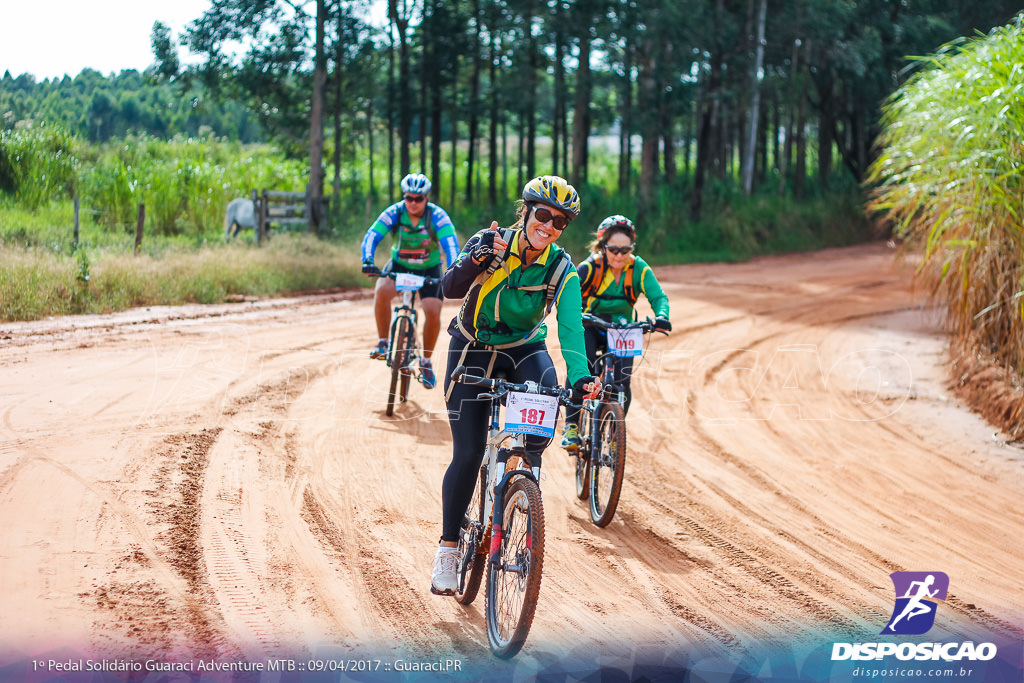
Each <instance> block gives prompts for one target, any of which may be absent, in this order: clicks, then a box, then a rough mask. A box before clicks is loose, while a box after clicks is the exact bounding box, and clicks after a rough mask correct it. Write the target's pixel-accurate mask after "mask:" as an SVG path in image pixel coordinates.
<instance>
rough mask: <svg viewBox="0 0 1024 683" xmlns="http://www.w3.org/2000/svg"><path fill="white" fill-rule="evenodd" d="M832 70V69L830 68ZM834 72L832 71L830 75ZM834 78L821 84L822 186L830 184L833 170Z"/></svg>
mask: <svg viewBox="0 0 1024 683" xmlns="http://www.w3.org/2000/svg"><path fill="white" fill-rule="evenodd" d="M830 71H831V69H830ZM831 75H832V74H831V73H830V74H829V76H831ZM832 84H833V79H832V78H827V79H826V83H824V84H819V86H818V94H819V100H820V106H819V107H818V110H819V114H818V181H819V182H820V183H821V186H822V188H824V187H825V186H826V185H828V176H829V172H830V171H831V170H832V138H833V132H834V131H835V125H836V122H835V95H834V88H833V85H832Z"/></svg>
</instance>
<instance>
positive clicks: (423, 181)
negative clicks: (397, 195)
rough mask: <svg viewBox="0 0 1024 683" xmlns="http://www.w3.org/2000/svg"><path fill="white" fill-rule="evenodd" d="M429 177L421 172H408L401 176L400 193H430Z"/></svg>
mask: <svg viewBox="0 0 1024 683" xmlns="http://www.w3.org/2000/svg"><path fill="white" fill-rule="evenodd" d="M430 187H431V185H430V179H429V178H427V176H425V175H423V174H422V173H410V174H409V175H407V176H405V177H404V178H402V194H422V195H428V194H430Z"/></svg>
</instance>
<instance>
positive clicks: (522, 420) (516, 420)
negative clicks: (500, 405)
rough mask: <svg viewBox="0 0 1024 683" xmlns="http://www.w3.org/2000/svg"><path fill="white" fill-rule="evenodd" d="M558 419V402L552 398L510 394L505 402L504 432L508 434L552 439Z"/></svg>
mask: <svg viewBox="0 0 1024 683" xmlns="http://www.w3.org/2000/svg"><path fill="white" fill-rule="evenodd" d="M557 419H558V400H557V399H556V398H555V397H554V396H540V395H538V394H520V393H516V392H510V393H509V395H508V399H507V400H506V402H505V431H506V432H509V433H510V434H536V435H538V436H546V437H549V438H550V437H553V436H554V435H555V421H556V420H557Z"/></svg>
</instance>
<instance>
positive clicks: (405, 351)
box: [381, 272, 440, 417]
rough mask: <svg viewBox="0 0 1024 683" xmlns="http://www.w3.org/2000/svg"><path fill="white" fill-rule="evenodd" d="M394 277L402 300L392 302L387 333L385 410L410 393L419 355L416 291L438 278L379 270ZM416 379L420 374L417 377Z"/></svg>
mask: <svg viewBox="0 0 1024 683" xmlns="http://www.w3.org/2000/svg"><path fill="white" fill-rule="evenodd" d="M381 277H389V278H391V279H392V280H394V281H395V290H397V291H398V292H399V293H401V295H402V303H401V304H399V305H398V306H395V309H394V315H393V316H392V317H391V334H390V336H389V337H388V355H387V356H386V357H385V360H387V363H388V367H389V368H391V386H390V388H389V389H388V407H387V410H386V411H385V414H386V415H388V417H390V416H391V415H393V414H394V412H395V402H396V401H398V402H401V403H405V401H406V399H407V398H408V397H409V381H410V380H411V379H412V377H413V376H414V375H416V374H417V373H416V371H415V370H414V368H415V367H417V361H418V360H419V355H418V354H417V343H416V306H415V302H416V293H417V292H418V291H419V290H420V289H422V288H423V286H424V285H433V284H437V283H438V282H440V280H439V279H438V278H433V277H424V276H423V275H413V274H412V273H394V272H389V273H386V274H382V275H381ZM417 379H419V377H417Z"/></svg>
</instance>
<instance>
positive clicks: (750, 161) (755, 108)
mask: <svg viewBox="0 0 1024 683" xmlns="http://www.w3.org/2000/svg"><path fill="white" fill-rule="evenodd" d="M767 13H768V0H760V6H759V7H758V10H757V29H756V30H757V39H756V44H755V47H754V65H753V69H752V70H751V74H750V76H751V77H750V89H751V91H752V93H751V97H750V112H749V113H748V115H747V125H748V130H747V143H746V145H745V146H744V149H743V151H744V159H743V193H744V194H745V195H747V196H748V197H749V196H750V195H751V194H752V193H753V192H754V159H755V154H756V152H757V124H758V123H759V122H760V120H761V80H762V73H763V68H764V25H765V17H766V15H767Z"/></svg>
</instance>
